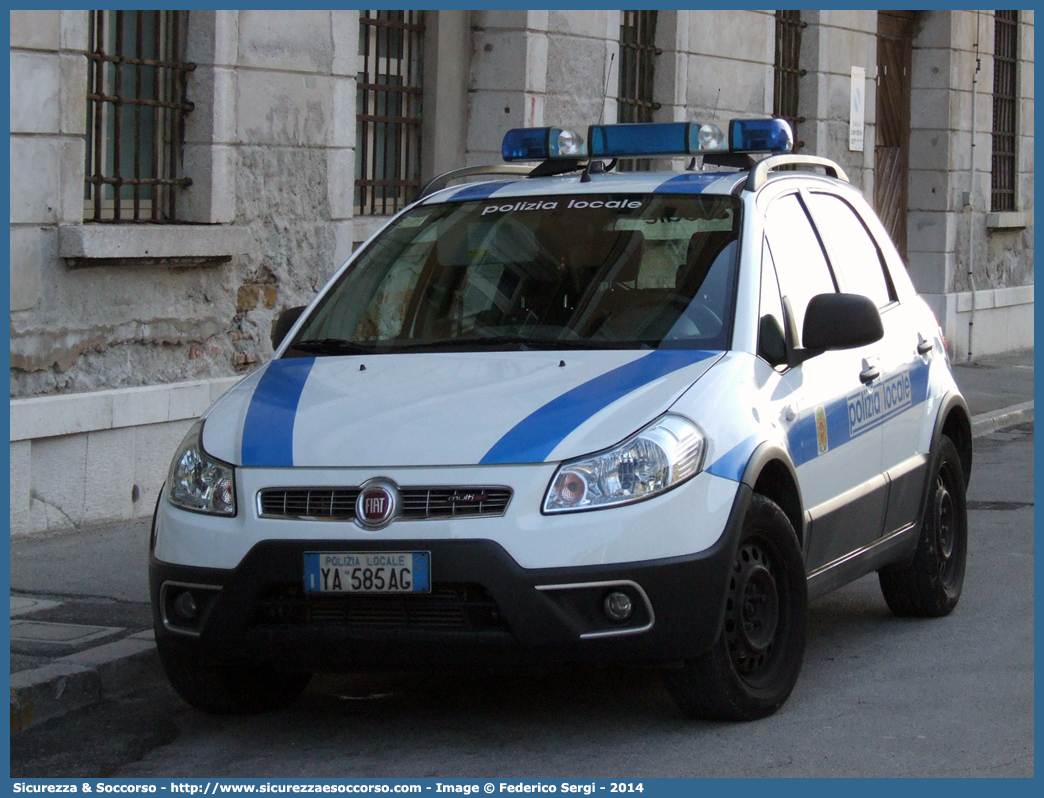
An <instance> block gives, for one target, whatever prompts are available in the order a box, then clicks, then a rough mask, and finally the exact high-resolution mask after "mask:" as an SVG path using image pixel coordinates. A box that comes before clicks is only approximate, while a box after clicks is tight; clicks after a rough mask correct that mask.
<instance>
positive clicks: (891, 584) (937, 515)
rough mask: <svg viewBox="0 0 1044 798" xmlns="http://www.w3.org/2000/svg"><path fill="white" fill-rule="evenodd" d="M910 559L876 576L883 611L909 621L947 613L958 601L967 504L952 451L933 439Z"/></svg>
mask: <svg viewBox="0 0 1044 798" xmlns="http://www.w3.org/2000/svg"><path fill="white" fill-rule="evenodd" d="M928 491H929V492H928V505H927V507H925V511H924V521H923V522H922V524H921V536H920V538H919V539H918V541H917V551H916V552H915V553H914V558H913V561H912V562H911V563H910V564H909V565H908V566H906V567H905V568H895V567H893V568H886V569H884V570H882V571H878V572H877V576H878V579H879V580H880V582H881V592H882V593H883V594H884V598H885V602H886V603H887V604H888V608H889V609H890V610H891V611H892V612H893V613H895V614H896V615H899V616H902V617H910V618H938V617H941V616H943V615H948V614H949V613H950V612H951V611H952V610H953V608H954V607H956V606H957V601H958V600H959V599H960V597H961V588H962V587H963V586H964V566H965V562H966V561H967V559H968V505H967V499H966V496H965V483H964V470H963V469H962V468H961V458H960V455H959V454H958V453H957V447H956V446H954V445H953V441H951V440H950V439H949V438H947V437H945V436H944V437H942V438H940V440H939V447H938V452H937V454H936V458H935V462H934V465H933V469H932V472H931V483H930V484H929V488H928Z"/></svg>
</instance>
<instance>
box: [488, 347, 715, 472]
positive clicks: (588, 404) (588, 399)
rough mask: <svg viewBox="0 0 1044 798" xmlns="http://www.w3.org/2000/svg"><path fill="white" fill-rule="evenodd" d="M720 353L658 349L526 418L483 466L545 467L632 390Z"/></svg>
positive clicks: (565, 394)
mask: <svg viewBox="0 0 1044 798" xmlns="http://www.w3.org/2000/svg"><path fill="white" fill-rule="evenodd" d="M717 354H720V353H717V352H708V351H705V350H693V349H658V350H656V351H654V352H650V353H649V354H648V355H645V356H644V357H640V358H638V359H637V360H632V361H631V362H630V363H626V364H624V365H623V366H619V367H617V368H615V369H612V370H611V371H607V372H606V373H604V374H601V375H599V376H597V377H595V378H593V379H591V380H588V381H587V382H585V383H583V384H581V385H578V386H576V387H575V388H573V389H572V390H569V391H566V392H565V393H564V394H562V395H561V396H559V397H557V398H556V399H552V400H551V401H550V402H548V403H547V404H545V405H544V406H543V407H541V408H539V409H537V410H535V411H534V412H533V413H530V414H529V415H528V416H527V417H526V418H524V419H522V420H521V421H520V422H518V424H516V425H515V426H514V427H513V428H512V429H510V430H509V431H508V432H507V434H505V435H504V437H502V438H501V439H500V440H499V441H497V442H496V443H495V444H493V447H492V448H491V449H490V450H489V451H488V452H486V454H485V456H484V457H483V458H482V459H481V460H480V461H479V464H480V465H494V464H496V465H500V464H505V463H542V462H544V461H545V460H546V459H547V456H548V455H549V454H551V452H552V451H553V450H554V448H555V447H556V446H558V444H560V443H561V442H562V441H563V440H565V438H566V436H567V435H569V434H570V433H571V432H573V431H574V430H575V429H576V428H577V427H579V426H580V425H581V424H583V423H584V422H585V421H587V420H588V419H589V418H591V416H593V415H594V414H595V413H597V412H598V411H600V410H603V409H604V408H606V407H608V406H609V405H611V404H612V403H613V402H615V401H616V400H617V399H620V398H622V397H624V396H626V395H627V394H629V393H631V392H632V391H635V390H637V389H638V388H641V387H642V386H643V385H647V384H648V383H650V382H652V381H653V380H656V379H659V378H660V377H663V376H665V375H667V374H670V373H671V372H673V371H677V370H678V369H682V368H685V367H686V366H691V365H692V364H694V363H699V362H700V361H701V360H706V359H707V358H708V357H713V356H715V355H717Z"/></svg>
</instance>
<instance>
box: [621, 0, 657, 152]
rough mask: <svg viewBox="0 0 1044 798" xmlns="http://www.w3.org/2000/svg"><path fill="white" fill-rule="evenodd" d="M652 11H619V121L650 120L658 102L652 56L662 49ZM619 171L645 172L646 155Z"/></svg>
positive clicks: (654, 15)
mask: <svg viewBox="0 0 1044 798" xmlns="http://www.w3.org/2000/svg"><path fill="white" fill-rule="evenodd" d="M656 13H657V12H655V11H621V12H620V15H621V20H620V68H619V75H620V78H619V89H618V91H617V98H616V103H617V118H618V121H620V122H652V121H653V111H656V110H659V108H660V103H658V102H656V101H655V99H654V97H653V88H654V86H653V83H654V77H655V73H656V57H657V56H658V55H660V54H661V53H662V52H663V51H662V50H660V49H659V48H658V47H657V46H656ZM617 168H618V169H619V170H620V171H647V170H648V169H651V168H652V161H651V160H650V159H648V158H640V159H636V160H626V161H623V162H621V163H620V164H619V165H618V167H617Z"/></svg>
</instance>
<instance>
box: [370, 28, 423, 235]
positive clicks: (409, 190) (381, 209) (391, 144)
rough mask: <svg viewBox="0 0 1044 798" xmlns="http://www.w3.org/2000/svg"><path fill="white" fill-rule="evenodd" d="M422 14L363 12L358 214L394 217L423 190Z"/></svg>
mask: <svg viewBox="0 0 1044 798" xmlns="http://www.w3.org/2000/svg"><path fill="white" fill-rule="evenodd" d="M423 37H424V12H423V11H387V10H386V11H360V12H359V64H360V71H359V74H358V79H357V92H356V108H357V116H356V119H357V128H356V145H355V212H356V214H362V215H375V214H382V215H383V214H390V213H395V212H396V211H398V210H399V209H400V208H402V207H403V206H405V205H406V204H407V203H408V202H409V201H410V200H412V199H413V197H414V195H415V194H416V192H417V190H418V189H419V188H420V173H421V164H420V152H421V147H420V144H421V96H422V95H421V81H422V77H423V76H422V69H421V67H422V58H421V55H422V48H423V44H424V39H423Z"/></svg>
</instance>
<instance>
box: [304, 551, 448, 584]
mask: <svg viewBox="0 0 1044 798" xmlns="http://www.w3.org/2000/svg"><path fill="white" fill-rule="evenodd" d="M304 583H305V592H306V593H429V592H431V554H430V553H429V552H426V551H309V552H305V556H304Z"/></svg>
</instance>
